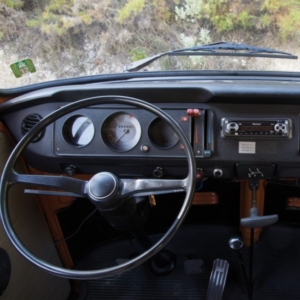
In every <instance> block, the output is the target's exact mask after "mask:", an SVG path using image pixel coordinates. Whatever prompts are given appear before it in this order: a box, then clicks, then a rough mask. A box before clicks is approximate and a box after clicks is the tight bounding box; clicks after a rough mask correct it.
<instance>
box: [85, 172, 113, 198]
mask: <svg viewBox="0 0 300 300" xmlns="http://www.w3.org/2000/svg"><path fill="white" fill-rule="evenodd" d="M117 191H118V178H117V177H116V176H115V175H113V174H111V173H108V172H102V173H98V174H96V175H95V176H93V177H92V178H91V179H90V181H89V183H88V194H89V196H90V198H91V199H92V200H94V201H97V202H98V203H99V202H106V201H105V200H109V199H110V198H111V197H112V196H114V195H115V194H116V192H117ZM103 204H104V203H103Z"/></svg>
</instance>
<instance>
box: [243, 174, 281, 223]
mask: <svg viewBox="0 0 300 300" xmlns="http://www.w3.org/2000/svg"><path fill="white" fill-rule="evenodd" d="M249 188H250V189H251V190H252V207H251V209H250V217H248V218H242V219H241V226H243V227H250V228H258V227H266V226H269V225H272V224H274V223H276V222H277V221H278V215H269V216H259V215H258V209H257V207H256V191H257V190H258V188H259V181H258V180H250V181H249Z"/></svg>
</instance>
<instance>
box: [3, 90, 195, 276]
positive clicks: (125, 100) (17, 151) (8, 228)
mask: <svg viewBox="0 0 300 300" xmlns="http://www.w3.org/2000/svg"><path fill="white" fill-rule="evenodd" d="M99 104H126V105H132V106H135V107H139V108H142V109H145V110H147V111H150V112H152V113H153V114H155V115H156V116H158V117H160V118H161V119H163V120H164V121H166V122H167V123H168V124H169V125H170V126H171V128H172V129H173V130H174V131H175V133H176V134H177V135H178V137H179V139H180V140H181V142H182V143H183V145H184V149H185V151H186V155H187V162H188V176H187V177H186V179H185V180H186V181H187V187H186V189H185V191H186V195H185V199H184V202H183V205H182V207H181V209H180V211H179V213H178V215H177V217H176V219H175V220H174V222H173V224H172V225H171V226H170V228H169V229H168V230H167V232H166V233H165V234H164V235H163V236H162V237H161V238H160V239H159V240H158V241H157V242H156V243H155V244H154V245H153V246H152V247H151V248H149V249H147V250H146V251H144V252H143V253H142V254H140V255H139V256H137V257H135V258H133V259H131V260H129V261H127V262H125V263H123V264H120V265H116V266H113V267H109V268H105V269H98V270H85V271H82V270H74V269H66V268H63V267H58V266H55V265H52V264H50V263H47V262H45V261H44V260H42V259H40V258H38V257H36V256H35V255H33V254H32V253H31V252H29V251H28V249H27V248H26V247H25V246H24V245H23V244H22V242H21V241H20V240H19V238H18V236H17V234H16V232H15V230H14V228H13V225H12V223H11V220H10V217H9V210H8V192H9V188H10V187H11V186H12V185H13V183H12V182H10V181H9V174H10V172H12V171H13V170H14V166H15V164H16V162H17V160H18V158H19V156H20V155H21V153H22V152H23V150H24V149H25V148H26V147H27V146H28V144H29V143H30V142H31V140H32V139H33V138H34V136H35V135H36V134H37V133H39V132H40V131H41V130H43V129H44V128H46V127H47V126H48V125H50V124H51V123H53V122H54V121H56V120H57V119H59V118H60V117H63V116H64V115H66V114H68V113H71V112H73V111H76V110H78V109H80V108H84V107H89V106H93V105H99ZM57 177H58V176H57ZM195 181H196V163H195V159H194V154H193V150H192V147H191V145H190V142H189V140H188V138H187V137H186V135H185V133H184V132H183V130H182V129H181V127H180V126H179V125H178V124H177V122H176V121H175V120H174V119H173V118H172V117H170V116H169V115H168V114H167V113H165V112H164V111H163V110H161V109H160V108H158V107H156V106H155V105H153V104H150V103H148V102H145V101H143V100H140V99H136V98H131V97H125V96H118V95H116V96H114V95H112V96H99V97H92V98H86V99H82V100H79V101H77V102H74V103H71V104H68V105H66V106H63V107H61V108H59V109H58V110H56V111H54V112H52V113H50V114H49V115H47V116H46V117H45V118H44V119H42V120H41V121H40V122H39V123H38V124H36V125H35V126H34V127H33V128H32V130H31V131H30V132H28V134H26V135H25V136H24V137H23V138H22V139H21V140H20V141H19V143H18V144H17V145H16V147H15V148H14V150H13V151H12V153H11V155H10V157H9V158H8V161H7V163H6V165H5V167H4V169H3V173H2V176H1V185H0V219H1V221H2V224H3V227H4V230H5V232H6V235H7V236H8V238H9V239H10V241H11V242H12V244H13V245H14V247H15V248H16V249H17V250H18V252H19V253H20V254H21V255H22V256H23V257H25V258H26V259H27V260H28V261H30V262H31V263H33V264H34V265H36V266H37V267H39V268H41V269H43V270H45V271H47V272H48V273H51V274H53V275H56V276H59V277H64V278H69V279H81V280H84V279H99V278H104V277H109V276H112V275H115V274H119V273H122V272H125V271H128V270H131V269H133V268H134V267H137V266H138V265H140V264H142V263H144V262H145V261H147V260H148V259H149V258H151V257H152V256H153V255H155V254H156V253H157V252H159V251H160V250H161V249H162V248H163V247H164V246H165V245H166V244H167V243H168V242H169V241H170V240H171V238H172V237H173V236H174V235H175V233H176V232H177V230H178V229H179V227H180V225H181V224H182V222H183V221H184V219H185V216H186V215H187V213H188V210H189V208H190V206H191V203H192V199H193V194H194V186H195ZM17 183H18V182H15V183H14V184H17Z"/></svg>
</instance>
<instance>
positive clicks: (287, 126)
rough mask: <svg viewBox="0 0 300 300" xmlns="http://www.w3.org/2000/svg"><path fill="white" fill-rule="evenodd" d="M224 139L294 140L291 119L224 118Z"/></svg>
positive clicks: (222, 120) (222, 127)
mask: <svg viewBox="0 0 300 300" xmlns="http://www.w3.org/2000/svg"><path fill="white" fill-rule="evenodd" d="M221 137H222V138H228V137H231V138H237V137H238V138H263V139H269V138H275V139H278V138H284V139H291V138H292V120H291V119H283V118H280V119H267V118H266V119H265V118H262V119H251V118H232V117H230V118H222V119H221Z"/></svg>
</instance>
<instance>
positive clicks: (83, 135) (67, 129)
mask: <svg viewBox="0 0 300 300" xmlns="http://www.w3.org/2000/svg"><path fill="white" fill-rule="evenodd" d="M94 134H95V127H94V124H93V123H92V121H91V120H90V119H89V118H87V117H85V116H80V115H77V116H72V117H71V118H69V119H68V120H67V121H66V122H65V124H64V126H63V136H64V139H65V141H66V142H67V143H68V144H70V145H72V146H78V147H84V146H87V145H88V144H89V143H90V142H91V141H92V139H93V137H94Z"/></svg>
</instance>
